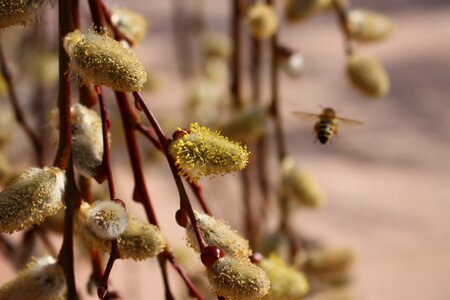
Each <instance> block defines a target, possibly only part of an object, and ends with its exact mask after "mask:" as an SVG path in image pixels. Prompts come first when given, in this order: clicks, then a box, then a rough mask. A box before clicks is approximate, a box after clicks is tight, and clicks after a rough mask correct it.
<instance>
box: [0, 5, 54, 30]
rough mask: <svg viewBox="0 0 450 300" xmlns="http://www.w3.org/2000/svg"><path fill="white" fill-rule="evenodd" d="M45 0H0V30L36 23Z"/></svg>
mask: <svg viewBox="0 0 450 300" xmlns="http://www.w3.org/2000/svg"><path fill="white" fill-rule="evenodd" d="M44 2H45V0H0V29H1V28H6V27H9V26H14V25H23V26H27V25H30V24H33V23H34V22H35V21H36V18H37V15H38V13H39V10H40V8H41V6H42V4H43V3H44Z"/></svg>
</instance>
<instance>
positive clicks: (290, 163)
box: [281, 157, 325, 208]
mask: <svg viewBox="0 0 450 300" xmlns="http://www.w3.org/2000/svg"><path fill="white" fill-rule="evenodd" d="M281 186H282V189H283V192H284V193H286V195H287V196H289V197H290V198H291V199H293V200H295V201H297V203H298V204H300V205H301V206H303V207H309V208H317V207H320V206H322V205H323V202H324V199H325V197H324V194H323V192H322V190H321V189H320V187H319V185H318V184H317V183H316V181H314V179H313V178H312V177H311V176H310V175H309V174H308V173H306V172H305V171H304V170H301V169H300V168H298V167H297V165H296V164H295V161H294V160H293V159H292V158H291V157H287V158H285V159H284V160H283V163H282V167H281Z"/></svg>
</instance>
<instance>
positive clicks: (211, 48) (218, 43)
mask: <svg viewBox="0 0 450 300" xmlns="http://www.w3.org/2000/svg"><path fill="white" fill-rule="evenodd" d="M202 46H203V54H204V55H205V56H206V57H207V58H219V59H222V60H227V59H228V58H230V55H231V44H230V40H229V39H228V38H227V37H226V36H224V35H221V34H217V33H207V34H204V35H203V36H202Z"/></svg>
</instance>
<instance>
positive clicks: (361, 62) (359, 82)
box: [347, 54, 390, 98]
mask: <svg viewBox="0 0 450 300" xmlns="http://www.w3.org/2000/svg"><path fill="white" fill-rule="evenodd" d="M347 75H348V77H349V79H350V81H351V82H352V84H353V86H354V87H355V88H356V89H358V90H359V91H360V92H362V93H363V94H365V95H367V96H369V97H375V98H380V97H384V96H386V94H387V93H388V92H389V89H390V82H389V77H388V74H387V72H386V70H385V69H384V67H383V65H382V64H380V63H379V61H378V60H376V59H374V58H369V57H364V56H359V55H356V54H354V55H351V56H350V57H349V58H348V60H347Z"/></svg>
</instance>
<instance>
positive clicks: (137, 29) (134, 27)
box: [111, 8, 147, 44]
mask: <svg viewBox="0 0 450 300" xmlns="http://www.w3.org/2000/svg"><path fill="white" fill-rule="evenodd" d="M111 22H112V24H113V25H114V26H116V28H117V29H118V30H119V31H120V32H121V33H122V34H124V35H125V36H126V37H127V38H129V39H130V40H131V41H133V43H135V44H137V43H139V42H140V41H142V39H144V37H145V33H146V32H147V21H146V20H145V18H144V16H142V15H141V14H139V13H136V12H134V11H131V10H128V9H126V8H113V9H112V15H111Z"/></svg>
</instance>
